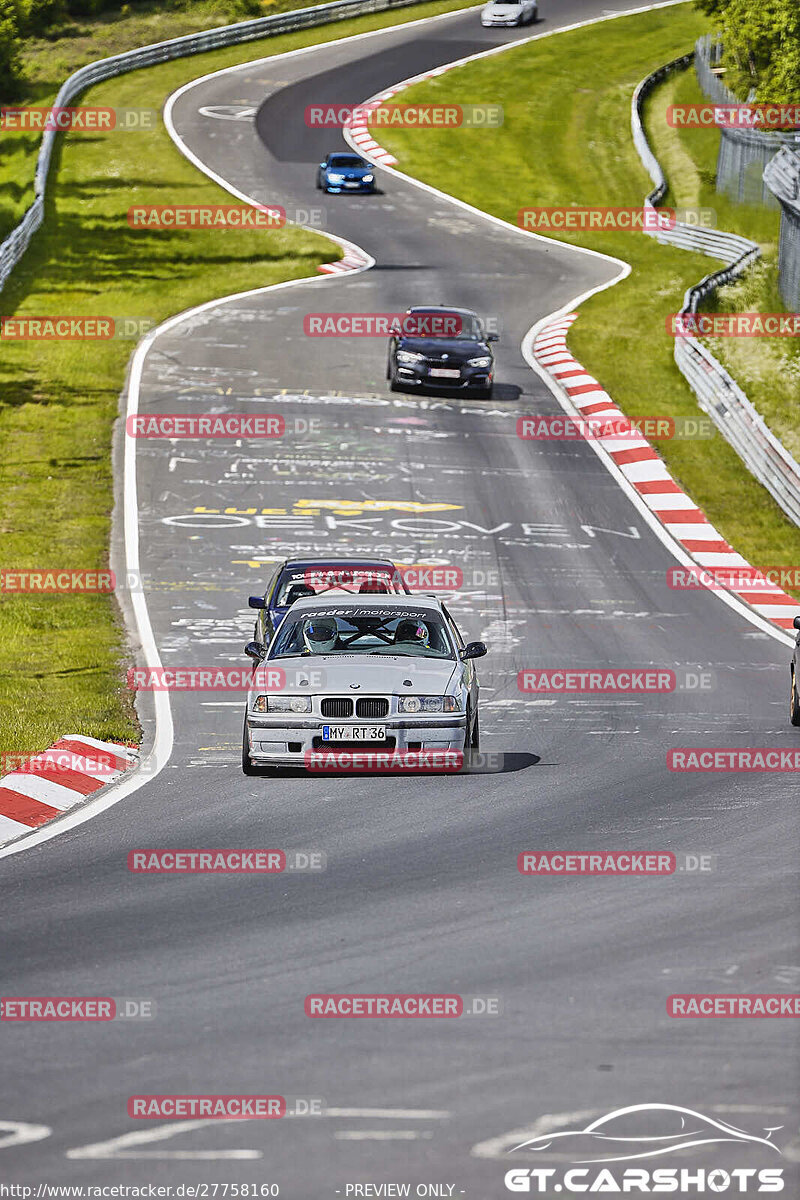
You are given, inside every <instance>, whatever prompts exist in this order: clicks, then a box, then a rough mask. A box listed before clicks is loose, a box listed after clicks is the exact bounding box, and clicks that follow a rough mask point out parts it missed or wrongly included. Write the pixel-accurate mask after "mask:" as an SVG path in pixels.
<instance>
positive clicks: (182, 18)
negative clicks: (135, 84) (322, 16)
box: [0, 0, 464, 241]
mask: <svg viewBox="0 0 800 1200" xmlns="http://www.w3.org/2000/svg"><path fill="white" fill-rule="evenodd" d="M314 3H324V0H264V3H263V4H262V11H263V15H264V16H270V15H271V14H273V13H279V12H290V11H292V10H293V9H296V8H308V7H310V5H311V4H314ZM463 7H464V0H435V2H434V3H431V4H420V5H412V6H411V7H410V8H402V9H399V10H396V11H395V12H386V13H377V14H375V15H374V16H368V17H358V18H355V19H350V20H347V21H339V22H332V23H331V24H330V25H327V26H320V27H318V28H316V29H308V30H305V31H304V32H301V33H295V34H282V35H281V36H280V37H277V38H264V39H262V40H261V41H257V42H249V43H247V44H246V45H244V46H233V47H231V48H230V49H229V50H219V51H215V52H213V53H211V54H204V55H202V56H201V57H202V61H203V63H206V62H208V63H210V64H211V65H210V66H209V67H208V68H207V70H209V71H212V70H218V69H219V68H220V67H226V66H230V65H232V64H233V63H237V62H247V61H248V60H250V59H255V58H263V57H265V56H266V55H268V54H280V53H281V52H282V51H284V50H292V49H295V48H296V47H297V46H308V45H312V44H314V43H316V42H322V41H327V40H332V39H333V38H337V37H345V36H349V35H350V34H353V33H362V32H364V31H366V30H368V29H383V28H384V27H386V26H387V25H398V24H401V23H402V22H404V21H413V20H417V19H418V18H421V17H425V16H434V15H435V14H436V13H440V12H451V11H452V10H453V9H457V8H463ZM242 19H249V18H243V17H242V14H241V12H240V11H239V7H238V5H237V3H236V0H191V3H188V2H187V0H172V2H171V3H170V2H169V0H167V2H166V3H165V2H164V0H143V2H142V3H138V4H129V5H124V6H123V11H122V12H121V13H120V12H107V13H102V14H101V15H100V16H98V17H94V18H91V19H89V18H87V19H84V20H80V21H78V20H75V21H71V22H70V23H69V24H68V25H67V26H65V27H64V28H62V29H60V30H58V31H57V32H58V34H59V36H58V37H57V38H54V37H47V38H45V37H41V38H31V39H29V40H28V41H27V42H26V44H25V49H24V54H23V62H24V69H25V92H26V95H25V99H24V100H23V101H21V102H20V103H23V104H36V105H46V104H51V103H52V102H53V100H54V99H55V97H56V95H57V94H58V90H59V88H60V87H61V84H62V83H63V82H64V80H65V79H67V78H68V76H70V75H71V74H72V73H73V71H77V69H78V68H79V67H82V66H84V65H85V64H86V63H88V62H94V61H95V60H96V59H98V58H108V57H110V56H111V55H113V54H122V53H123V52H124V51H126V50H134V49H135V48H136V47H137V46H146V45H150V44H151V43H152V42H163V41H166V40H167V39H168V38H174V37H182V36H183V35H184V34H187V33H197V32H199V31H201V30H204V29H211V28H214V27H216V26H218V25H229V24H233V23H234V22H235V21H240V20H242ZM197 58H198V56H196V55H195V56H193V58H188V59H182V60H181V61H180V63H175V64H166V67H165V69H166V68H167V67H169V66H176V67H177V68H178V72H177V76H176V77H177V78H178V79H179V82H185V81H186V80H187V79H193V78H195V77H196V76H197V75H199V74H200V73H201V71H200V69H199V68H198V69H197V70H192V69H191V68H189V74H188V75H187V74H186V73H185V71H183V69H182V68H183V67H184V65H185V64H186V63H187V62H188V63H191V62H192V61H193V60H194V59H197ZM176 86H178V84H176ZM141 97H144V98H143V99H141V98H140V99H139V104H141V105H143V106H144V107H151V106H152V105H150V104H148V97H147V94H146V93H145V92H144V91H142V92H141ZM2 100H3V96H2V81H1V80H0V101H2ZM117 103H120V104H121V101H117ZM17 106H18V105H17ZM38 149H39V138H38V136H36V135H32V134H26V133H23V132H19V133H17V132H9V133H6V134H3V133H0V241H1V240H2V239H3V238H4V237H6V236H7V235H8V233H9V231H10V230H11V229H12V228H13V227H14V225H16V224H17V222H18V221H19V220H20V218H21V216H22V214H23V213H24V211H25V209H26V208H28V206H29V205H30V204H31V203H32V201H33V174H34V169H35V165H36V155H37V153H38Z"/></svg>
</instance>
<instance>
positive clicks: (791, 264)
mask: <svg viewBox="0 0 800 1200" xmlns="http://www.w3.org/2000/svg"><path fill="white" fill-rule="evenodd" d="M764 182H765V183H766V185H767V187H768V188H769V190H770V191H771V192H772V194H773V195H774V196H776V197H777V200H778V203H779V204H780V206H781V232H780V238H779V240H778V283H779V286H780V289H781V296H782V297H783V302H784V304H785V305H786V307H787V308H789V309H792V310H794V311H796V310H797V309H798V308H799V307H800V153H797V152H795V151H792V150H789V149H788V148H786V147H784V149H783V150H781V151H779V152H778V153H777V154H776V155H775V157H774V158H773V159H772V161H771V162H768V163H767V165H766V167H765V168H764Z"/></svg>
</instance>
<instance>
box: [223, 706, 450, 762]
mask: <svg viewBox="0 0 800 1200" xmlns="http://www.w3.org/2000/svg"><path fill="white" fill-rule="evenodd" d="M333 723H334V722H333V721H322V720H321V719H320V718H319V717H291V716H288V715H287V716H285V717H284V716H283V715H281V716H280V717H279V718H277V719H276V718H269V717H261V716H256V715H254V714H251V713H248V714H247V719H246V726H245V727H246V730H247V740H248V745H249V750H250V760H251V762H252V763H253V765H254V766H256V767H258V766H287V767H288V766H293V767H304V766H306V763H307V761H308V759H309V757H310V756H311V755H312V754H313V753H319V752H320V751H336V750H337V749H340V748H342V746H343V745H345V746H347V747H348V749H349V751H351V752H353V753H357V752H360V751H363V752H364V753H365V754H374V753H376V752H379V753H388V754H391V753H392V752H393V751H395V752H397V753H400V754H403V753H405V752H407V751H415V750H436V751H446V750H452V751H462V750H463V749H464V734H465V730H466V723H467V718H466V716H465V715H464V714H463V713H453V714H452V715H451V714H447V715H442V714H439V715H437V716H431V717H429V718H426V719H422V720H421V719H420V718H418V717H417V716H414V717H388V718H386V720H383V721H374V722H370V721H353V720H352V719H350V720H344V721H341V722H340V724H343V725H347V726H352V725H370V724H375V725H382V726H384V727H385V729H386V739H387V740H386V741H385V742H378V741H375V742H363V743H359V744H356V743H350V742H346V743H344V744H343V743H341V742H323V741H322V726H323V724H325V725H330V724H333Z"/></svg>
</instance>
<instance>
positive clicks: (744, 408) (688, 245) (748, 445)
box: [631, 54, 800, 525]
mask: <svg viewBox="0 0 800 1200" xmlns="http://www.w3.org/2000/svg"><path fill="white" fill-rule="evenodd" d="M692 59H693V55H691V54H685V55H683V57H682V58H676V59H674V60H673V61H672V62H670V63H667V64H666V65H665V66H663V67H659V69H658V70H657V71H654V72H653V74H652V75H648V76H647V77H646V78H645V79H643V80H642V82H641V83H640V84H639V85H638V87H637V88H636V90H635V92H634V94H633V100H632V103H631V130H632V133H633V141H634V145H635V146H636V149H637V151H638V153H639V157H640V158H641V160H642V163H643V164H644V167H645V169H646V170H647V173H648V174H649V176H650V178H651V180H652V181H653V189H652V191H651V192H650V193H649V194H648V195H647V196H646V197H645V201H644V203H645V207H649V208H655V207H657V206H658V205H659V204H660V203H661V202H662V201H663V199H664V196H665V195H666V193H667V180H666V177H665V175H664V172H663V171H662V169H661V165H660V163H659V162H658V159H657V158H656V156H655V155H654V154H653V151H652V149H651V147H650V144H649V142H648V141H647V135H646V134H645V131H644V123H643V120H642V111H643V107H644V101H645V99H646V98H647V96H648V95H649V94H650V92H652V91H653V89H654V88H655V87H657V86H658V84H659V83H661V82H662V81H663V80H664V79H665V78H666V77H667V76H668V75H670V74H672V73H673V72H674V71H680V70H685V69H686V68H687V67H688V66H689V64H690V63H691V62H692ZM798 217H800V211H799V212H798ZM648 233H649V236H651V237H655V238H656V240H657V241H659V242H663V243H666V244H669V245H672V246H680V247H682V248H683V249H686V250H695V251H699V252H700V253H701V254H707V255H709V256H710V257H712V258H718V259H721V260H722V261H723V263H724V264H725V266H724V267H722V268H721V269H720V270H717V271H712V272H710V273H709V274H708V275H706V276H704V278H703V279H701V280H700V282H699V283H697V284H695V285H694V286H693V287H690V288H689V289H688V291H687V292H686V295H685V296H684V298H683V308H682V310H681V312H682V314H690V313H696V312H697V310H698V307H699V305H700V303H701V302H702V301H703V299H705V297H706V296H708V295H710V294H711V293H712V292H713V291H715V289H716V288H718V287H720V286H722V285H723V284H726V283H730V282H731V280H733V279H736V278H737V277H738V276H739V275H741V274H742V273H743V272H744V271H746V270H747V269H748V267H750V266H752V264H753V263H754V262H755V261H756V260H757V258H758V257H759V254H760V251H759V248H758V246H757V245H756V243H755V242H751V241H749V239H748V238H744V237H739V236H738V235H737V234H732V233H725V232H724V231H723V230H709V229H704V230H699V229H696V228H694V227H693V226H689V225H685V224H682V223H680V222H677V223H676V224H675V226H674V227H672V228H662V229H658V230H657V231H653V232H650V231H648ZM675 362H676V364H677V366H678V369H679V371H680V372H681V374H682V375H683V376H684V378H685V379H686V381H687V382H688V384H689V386H690V387H691V389H692V391H693V392H694V394H695V396H696V397H697V400H698V403H699V405H700V407H701V408H702V410H703V411H704V412H705V413H707V414H708V416H709V417H710V418H711V420H712V421H713V422H714V424H715V425H716V427H717V429H718V430H719V431H720V433H721V434H722V436H723V437H724V438H725V439H726V440H727V441H728V442H729V444H730V445H731V446H732V447H733V449H734V450H735V451H736V453H737V454H738V455H739V457H740V458H741V460H742V462H743V463H744V464H745V466H746V467H747V468H748V470H749V471H750V472H751V473H752V474H753V475H754V476H755V478H756V479H757V480H758V481H759V482H760V483H762V484H763V485H764V487H765V488H766V489H767V491H768V492H769V493H770V495H771V496H772V497H773V498H774V499H775V500H776V501H777V503H778V504H779V505H780V506H781V508H782V509H783V511H784V512H785V513H786V515H787V516H788V517H790V518H791V520H792V521H794V523H795V524H796V525H800V466H798V464H797V463H796V462H795V460H794V458H792V456H791V454H789V452H788V450H786V448H785V447H784V446H783V445H782V444H781V443H780V441H779V440H778V439H777V438H776V437H775V435H774V434H773V433H772V432H771V431H770V430H769V429H768V428H767V426H766V423H765V422H764V419H763V417H761V416H760V415H759V413H758V412H757V411H756V409H755V408H754V406H753V404H752V403H751V402H750V400H748V398H747V396H746V395H745V393H744V392H743V391H742V389H741V388H740V387H739V385H738V384H737V383H736V380H735V379H733V378H732V376H731V375H729V374H728V372H727V371H726V370H725V368H724V367H723V366H722V364H721V363H719V362H718V361H717V360H716V358H715V357H714V355H713V354H712V353H711V351H710V350H708V349H707V348H706V347H705V346H704V345H703V344H702V343H701V342H699V341H698V340H697V339H696V338H694V337H692V336H690V335H686V336H681V337H676V338H675Z"/></svg>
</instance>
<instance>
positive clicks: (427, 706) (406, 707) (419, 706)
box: [397, 696, 460, 713]
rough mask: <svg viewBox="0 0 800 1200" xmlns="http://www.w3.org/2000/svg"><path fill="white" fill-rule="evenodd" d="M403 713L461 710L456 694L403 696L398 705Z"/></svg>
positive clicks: (399, 710)
mask: <svg viewBox="0 0 800 1200" xmlns="http://www.w3.org/2000/svg"><path fill="white" fill-rule="evenodd" d="M397 711H398V712H401V713H419V712H423V713H432V712H447V713H452V712H459V711H460V710H459V707H458V700H457V699H456V697H455V696H401V697H400V700H399V702H398V705H397Z"/></svg>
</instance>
